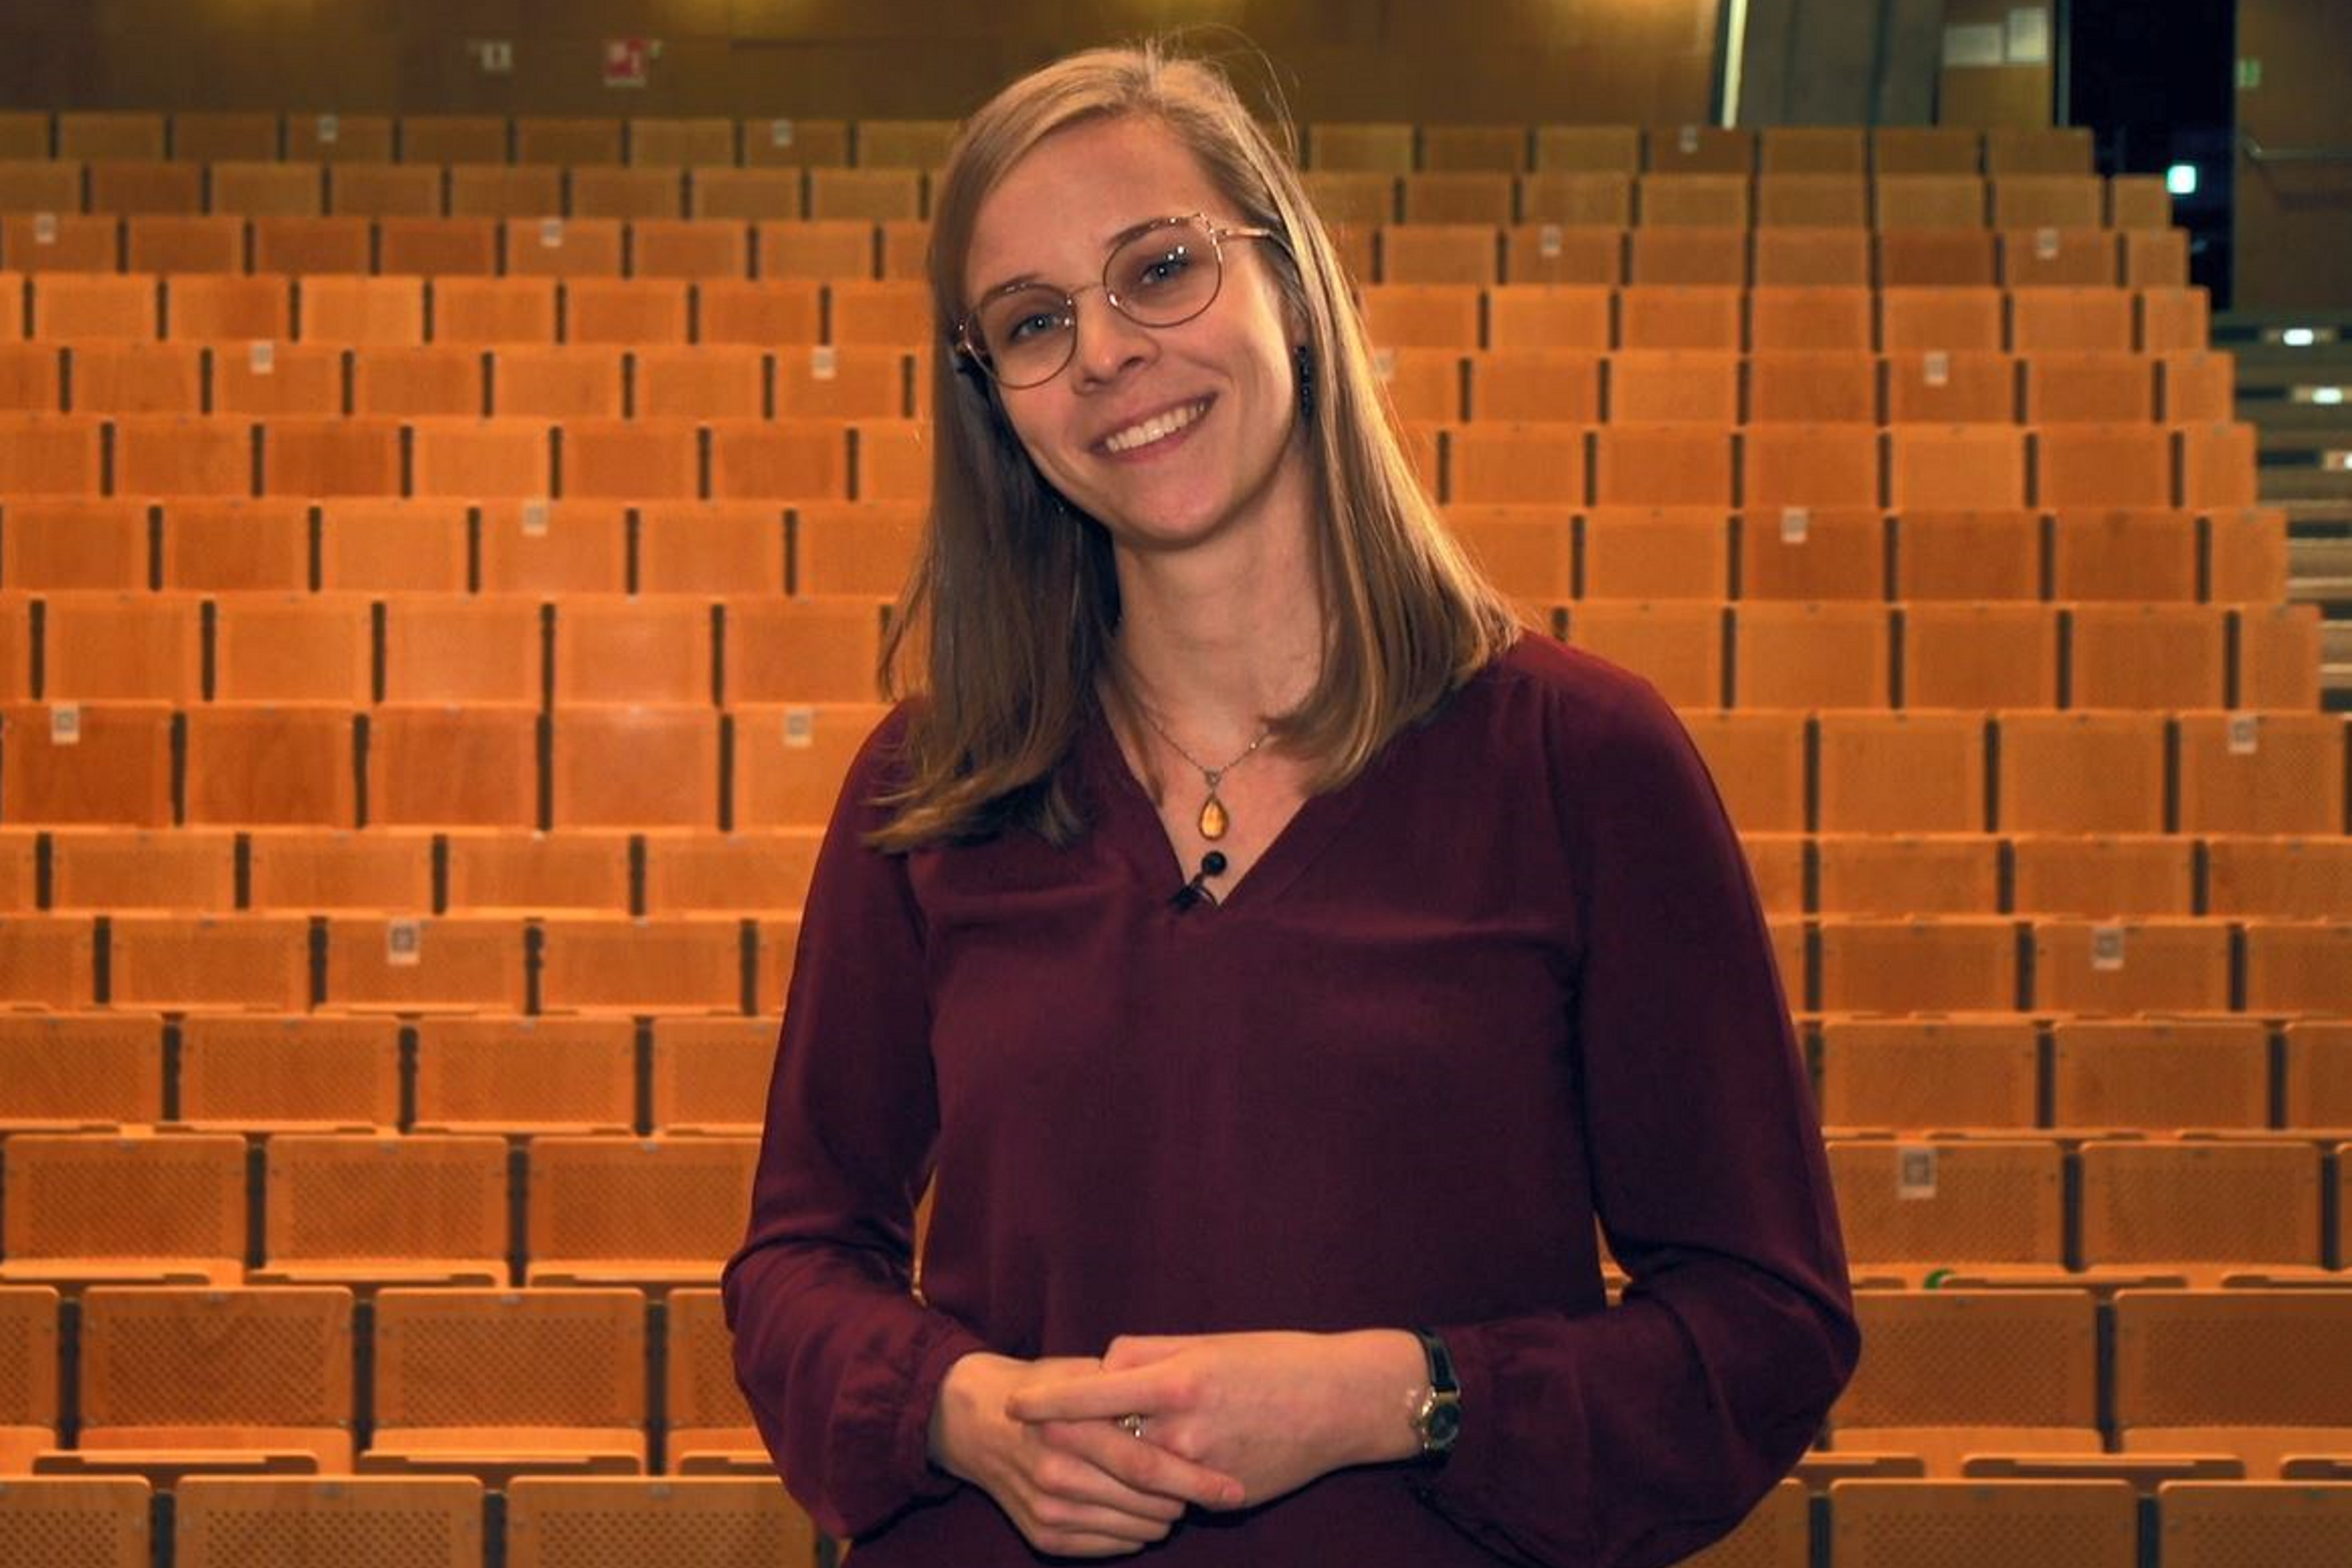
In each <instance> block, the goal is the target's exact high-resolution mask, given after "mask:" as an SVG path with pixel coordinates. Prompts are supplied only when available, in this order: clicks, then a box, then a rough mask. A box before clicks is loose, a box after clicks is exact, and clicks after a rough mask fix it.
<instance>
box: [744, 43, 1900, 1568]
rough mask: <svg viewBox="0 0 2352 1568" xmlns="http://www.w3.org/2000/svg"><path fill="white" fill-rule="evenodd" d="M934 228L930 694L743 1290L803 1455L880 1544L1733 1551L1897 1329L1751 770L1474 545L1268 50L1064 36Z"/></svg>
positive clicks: (991, 1549) (1174, 1556)
mask: <svg viewBox="0 0 2352 1568" xmlns="http://www.w3.org/2000/svg"><path fill="white" fill-rule="evenodd" d="M935 205H936V210H935V213H934V223H933V240H932V243H933V247H934V255H933V258H932V264H931V282H932V289H933V292H934V295H935V299H936V302H937V307H938V316H939V321H940V327H941V332H942V342H941V343H940V353H939V355H938V380H937V383H936V395H935V401H934V407H935V408H937V409H938V410H939V414H938V421H937V444H938V450H937V464H938V472H937V486H936V491H935V495H936V499H935V500H934V504H933V518H932V528H931V531H930V533H929V542H928V544H927V546H926V553H925V557H924V559H923V561H922V563H921V564H920V566H919V570H918V582H917V585H916V586H915V588H914V589H913V590H911V592H910V604H909V606H908V608H909V612H910V616H909V617H908V621H902V625H905V624H908V622H909V621H911V622H913V623H914V624H919V626H920V627H921V636H922V637H923V640H924V644H925V649H924V653H923V656H922V657H923V658H924V659H925V661H926V664H927V674H926V679H925V680H924V682H923V684H924V688H925V692H924V696H923V698H922V700H920V701H919V702H916V703H910V704H907V705H903V706H902V707H901V708H899V709H898V710H896V711H894V713H893V714H892V716H891V717H890V719H889V720H888V721H887V722H886V723H885V724H884V725H883V726H882V728H881V730H880V731H878V732H877V735H876V736H875V738H874V739H873V740H872V741H870V742H868V744H867V747H866V751H865V752H864V753H863V754H862V756H861V757H860V759H859V761H858V763H856V766H855V768H854V769H853V772H852V775H851V778H850V780H849V783H848V785H847V787H846V789H845V793H844V795H843V798H842V803H841V805H840V808H839V810H838V812H837V813H836V816H835V822H834V824H833V827H832V829H831V831H830V833H829V834H828V837H827V840H826V844H825V847H824V852H823V854H822V856H821V858H820V862H819V866H818V870H817V874H816V879H815V881H814V885H813V887H812V889H811V892H810V896H809V903H808V909H807V914H806V920H805V922H804V924H803V936H802V945H801V949H800V952H799V956H798V960H797V964H796V968H795V972H794V976H793V989H792V995H791V998H790V1001H789V1004H788V1006H787V1011H786V1016H785V1026H784V1031H783V1038H782V1045H781V1047H780V1051H779V1057H778V1066H777V1072H776V1077H775V1080H774V1085H773V1089H772V1098H771V1102H770V1106H769V1120H768V1131H767V1138H766V1142H765V1145H764V1148H763V1151H762V1154H761V1170H760V1176H759V1180H758V1184H757V1187H756V1191H755V1194H754V1199H753V1214H752V1220H751V1234H750V1237H749V1239H748V1240H747V1242H746V1244H745V1246H744V1248H743V1250H742V1251H741V1252H740V1254H739V1255H738V1256H737V1257H736V1258H735V1259H734V1260H733V1261H732V1262H731V1263H730V1266H729V1268H728V1272H727V1277H726V1290H727V1301H728V1307H729V1310H730V1319H731V1321H732V1322H733V1325H734V1328H735V1332H736V1363H737V1368H738V1373H739V1375H740V1381H741V1382H742V1384H743V1386H744V1389H745V1391H746V1393H747V1394H748V1396H749V1398H750V1400H751V1405H752V1408H753V1411H754V1413H755V1415H756V1416H757V1418H758V1420H759V1422H760V1425H761V1430H762V1432H763V1434H764V1436H766V1438H767V1441H768V1444H769V1447H770V1448H771V1449H772V1452H773V1453H774V1455H775V1458H776V1460H777V1463H778V1466H779V1468H780V1469H781V1470H782V1474H783V1475H784V1476H785V1478H786V1479H788V1481H789V1482H790V1484H791V1485H792V1487H793V1490H794V1491H795V1492H796V1493H797V1494H798V1495H799V1496H800V1497H801V1498H802V1499H803V1501H804V1502H805V1503H806V1504H807V1505H808V1506H809V1508H810V1510H812V1512H813V1513H814V1515H815V1517H816V1519H817V1520H818V1521H819V1522H820V1523H821V1524H822V1525H824V1528H825V1529H827V1530H828V1531H832V1532H834V1533H835V1534H841V1535H847V1536H852V1537H855V1538H856V1542H857V1546H856V1560H857V1561H858V1563H860V1564H861V1568H866V1565H868V1564H870V1568H890V1565H892V1564H903V1563H937V1564H953V1565H956V1568H987V1565H990V1564H997V1563H1005V1564H1013V1563H1020V1564H1027V1563H1035V1562H1038V1561H1040V1560H1042V1559H1043V1558H1045V1557H1047V1556H1054V1555H1069V1556H1082V1557H1097V1556H1111V1555H1117V1554H1120V1553H1126V1552H1137V1551H1140V1550H1144V1549H1146V1548H1150V1550H1151V1551H1152V1552H1153V1553H1154V1554H1155V1556H1156V1557H1158V1558H1159V1559H1160V1560H1163V1561H1165V1562H1167V1563H1171V1564H1192V1563H1198V1564H1219V1563H1233V1564H1243V1563H1248V1564H1299V1563H1324V1562H1348V1563H1360V1564H1388V1563H1395V1564H1405V1563H1412V1564H1417V1565H1427V1564H1441V1565H1442V1564H1454V1563H1459V1564H1465V1565H1466V1564H1474V1563H1475V1564H1491V1563H1537V1564H1600V1563H1608V1564H1626V1565H1632V1564H1645V1563H1666V1562H1671V1561H1673V1560H1675V1559H1676V1558H1678V1557H1681V1556H1683V1555H1685V1554H1686V1553H1687V1552H1691V1551H1694V1550H1696V1548H1698V1547H1699V1546H1701V1545H1704V1544H1705V1543H1706V1542H1708V1541H1710V1540H1713V1539H1714V1538H1716V1537H1717V1536H1719V1535H1721V1534H1722V1533H1724V1532H1725V1531H1727V1530H1729V1529H1730V1528H1731V1527H1732V1526H1733V1525H1734V1524H1736V1523H1737V1522H1738V1520H1739V1519H1740V1517H1741V1516H1742V1515H1743V1514H1744V1513H1745V1512H1746V1510H1748V1508H1749V1507H1750V1506H1752V1505H1753V1503H1754V1502H1755V1501H1756V1500H1757V1499H1758V1498H1759V1496H1761V1494H1762V1493H1763V1492H1764V1491H1765V1490H1766V1489H1769V1486H1770V1485H1771V1484H1772V1482H1773V1481H1774V1480H1775V1479H1778V1478H1779V1477H1780V1475H1781V1474H1782V1473H1784V1472H1785V1470H1786V1469H1787V1468H1788V1467H1789V1466H1790V1464H1791V1463H1793V1461H1794V1460H1795V1458H1797V1456H1798V1455H1799V1454H1800V1453H1801V1451H1802V1449H1803V1448H1804V1447H1805V1446H1806V1444H1807V1442H1808V1441H1809V1440H1810V1438H1811V1436H1812V1435H1813V1433H1814V1432H1815V1430H1816V1429H1817V1426H1818V1425H1819V1422H1820V1420H1821V1417H1822V1414H1823V1412H1824V1411H1825V1410H1826V1409H1827V1407H1828V1405H1829V1403H1830V1401H1831V1400H1832V1398H1833V1397H1834V1395H1835V1394H1836V1392H1837V1390H1838V1388H1839V1387H1840V1386H1841V1385H1842V1384H1843V1380H1844V1378H1845V1376H1846V1374H1847V1373H1848V1371H1849V1370H1850V1368H1851V1366H1852V1363H1853V1356H1854V1353H1855V1339H1854V1332H1853V1322H1852V1318H1851V1313H1850V1303H1849V1301H1848V1300H1847V1296H1846V1292H1845V1285H1844V1267H1843V1258H1842V1255H1841V1252H1840V1246H1839V1240H1838V1236H1837V1230H1836V1221H1835V1215H1834V1212H1833V1209H1832V1204H1831V1200H1830V1194H1829V1187H1828V1181H1827V1176H1826V1173H1825V1168H1824V1163H1823V1161H1822V1153H1821V1148H1820V1139H1819V1134H1818V1131H1817V1129H1816V1128H1815V1126H1814V1124H1813V1121H1812V1119H1811V1110H1810V1102H1809V1097H1808V1094H1807V1090H1806V1086H1805V1081H1804V1076H1803V1071H1802V1068H1801V1064H1800V1062H1799V1059H1798V1057H1797V1053H1796V1051H1795V1049H1794V1047H1793V1043H1792V1040H1791V1038H1790V1032H1789V1028H1788V1024H1787V1013H1786V1009H1785V1005H1784V1004H1783V1002H1782V999H1781V995H1780V990H1779V985H1778V982H1777V979H1776V977H1775V975H1774V973H1773V969H1772V963H1771V957H1770V950H1769V942H1768V938H1767V933H1766V930H1765V927H1764V924H1763V921H1762V919H1761V917H1760V915H1759V912H1758V910H1757V906H1756V900H1755V897H1754V893H1753V891H1752V889H1751V887H1750V885H1749V883H1748V877H1747V873H1746V870H1745V867H1744V863H1743V861H1742V859H1741V858H1740V853H1739V849H1738V844H1737V842H1736V840H1735V838H1734V837H1733V835H1732V833H1731V830H1730V829H1729V827H1728V826H1727V824H1726V821H1725V819H1724V816H1723V813H1722V810H1721V807H1720V806H1719V805H1718V804H1717V800H1716V798H1715V796H1714V794H1713V792H1712V789H1711V787H1710V785H1709V784H1708V783H1707V781H1706V774H1705V771H1704V769H1703V768H1702V767H1701V765H1700V763H1699V762H1698V760H1697V758H1696V754H1695V753H1694V752H1693V750H1692V748H1691V746H1690V744H1689V742H1687V740H1686V739H1685V737H1684V736H1683V734H1682V731H1680V729H1679V727H1678V726H1677V725H1676V724H1675V721H1674V719H1673V717H1672V716H1671V714H1670V713H1669V712H1668V711H1667V710H1666V709H1665V708H1664V704H1663V703H1662V702H1661V701H1660V700H1658V698H1657V697H1656V696H1655V695H1654V693H1653V692H1652V691H1651V690H1650V689H1648V688H1647V687H1646V686H1644V685H1643V684H1642V683H1641V682H1639V681H1637V680H1635V679H1633V678H1631V677H1629V676H1626V675H1624V674H1622V672H1619V671H1616V670H1614V669H1612V668H1609V667H1607V666H1604V665H1602V664H1601V663H1599V662H1598V661H1596V660H1593V659H1591V658H1586V657H1583V656H1581V655H1579V654H1577V653H1574V652H1572V651H1570V650H1567V649H1563V648H1561V647H1558V646H1556V645H1554V644H1552V643H1550V642H1549V640H1548V639H1544V638H1539V637H1523V636H1521V635H1520V634H1519V633H1518V632H1517V629H1516V628H1515V627H1514V626H1512V624H1511V620H1510V616H1509V614H1508V612H1507V610H1506V609H1505V608H1504V607H1503V606H1502V605H1501V604H1500V602H1499V601H1498V600H1497V599H1496V597H1495V595H1493V594H1492V593H1491V592H1490V591H1489V590H1488V589H1486V587H1485V586H1484V585H1482V584H1480V583H1479V582H1478V581H1477V579H1476V577H1475V574H1473V573H1472V572H1471V571H1470V570H1469V569H1468V568H1467V567H1466V566H1465V564H1464V563H1463V561H1462V559H1461V557H1460V556H1459V555H1458V554H1457V553H1456V552H1455V551H1454V548H1453V547H1452V546H1451V545H1450V544H1449V543H1448V542H1447V541H1446V537H1445V535H1444V532H1443V531H1442V529H1441V528H1440V527H1439V525H1438V523H1437V521H1436V520H1435V518H1434V516H1433V510H1432V508H1431V506H1430V504H1429V502H1428V501H1427V500H1425V499H1424V498H1423V495H1422V493H1421V492H1420V490H1419V489H1417V487H1416V485H1415V482H1414V480H1413V479H1412V474H1411V471H1410V469H1409V468H1408V466H1407V465H1406V463H1405V461H1404V460H1403V458H1402V456H1401V454H1400V451H1399V448H1398V446H1397V443H1396V441H1395V439H1394V437H1393V436H1392V435H1391V428H1390V426H1389V424H1388V421H1387V416H1386V412H1385V408H1384V405H1383V403H1382V399H1381V394H1380V390H1379V386H1378V384H1377V380H1376V378H1375V377H1374V376H1373V374H1371V372H1370V359H1369V354H1368V352H1367V350H1366V347H1365V344H1364V341H1363V337H1362V332H1361V329H1360V326H1359V324H1358V321H1357V318H1356V315H1355V312H1354V310H1353V307H1352V305H1351V304H1350V303H1349V296H1348V293H1347V286H1346V282H1345V279H1343V277H1342V276H1341V273H1340V270H1339V266H1338V264H1337V261H1336V259H1335V258H1334V255H1333V252H1332V249H1331V247H1330V245H1329V242H1328V239H1327V238H1326V237H1325V236H1324V234H1323V232H1322V230H1321V229H1320V227H1319V226H1318V224H1317V223H1316V221H1315V219H1314V217H1313V216H1312V215H1311V213H1310V211H1309V208H1308V206H1307V202H1306V200H1305V198H1304V197H1303V195H1301V191H1300V186H1299V184H1298V181H1297V177H1296V175H1295V174H1293V173H1292V171H1291V170H1290V168H1289V167H1288V165H1287V163H1286V162H1285V160H1284V159H1283V158H1282V157H1281V156H1280V155H1279V154H1277V153H1276V152H1275V150H1274V148H1273V147H1272V145H1271V144H1270V143H1269V142H1268V141H1267V139H1266V138H1265V134H1264V133H1263V132H1261V131H1260V130H1259V129H1258V128H1257V127H1256V126H1255V124H1254V123H1253V122H1252V121H1251V120H1250V118H1249V116H1248V115H1247V114H1246V112H1245V111H1244V110H1243V108H1242V106H1241V105H1240V103H1239V101H1238V100H1237V99H1236V98H1235V97H1234V94H1233V92H1232V90H1231V89H1230V88H1229V87H1228V86H1227V85H1226V83H1225V82H1224V81H1223V79H1222V78H1221V77H1220V76H1219V75H1218V74H1217V73H1216V72H1214V71H1213V69H1211V68H1207V67H1205V66H1203V65H1201V64H1199V63H1196V62H1191V61H1185V60H1177V59H1168V58H1162V57H1161V56H1160V54H1159V53H1158V52H1157V51H1155V50H1152V49H1149V48H1147V49H1143V50H1139V51H1098V52H1094V53H1089V54H1085V55H1080V56H1076V57H1074V58H1070V59H1067V60H1065V61H1062V62H1060V63H1059V64H1057V65H1055V66H1051V67H1048V68H1045V69H1044V70H1041V71H1039V72H1038V73H1036V74H1035V75H1034V76H1032V77H1030V78H1028V79H1024V80H1023V81H1021V82H1019V83H1016V84H1015V85H1014V86H1013V87H1012V88H1010V89H1007V90H1006V91H1005V92H1004V93H1003V94H1002V95H1000V96H999V97H998V98H997V99H996V100H994V101H992V103H991V104H989V105H988V106H987V107H986V108H984V109H983V110H981V111H980V113H979V114H977V115H976V116H975V117H974V118H973V119H972V120H971V122H970V123H969V124H968V126H967V127H966V128H965V131H964V132H963V135H962V137H961V141H960V142H959V143H958V146H957V149H956V151H955V153H954V154H953V156H952V158H951V161H950V168H949V170H948V172H947V174H946V176H945V179H944V182H943V184H942V186H941V189H940V195H939V197H938V200H937V202H936V204H935ZM910 646H911V645H902V648H901V650H900V651H904V649H905V647H910ZM934 1175H936V1188H935V1198H934V1212H933V1215H932V1219H931V1225H930V1229H929V1238H928V1244H927V1249H926V1252H925V1257H924V1263H923V1270H922V1279H921V1288H920V1290H919V1291H918V1290H916V1289H914V1288H913V1285H912V1268H913V1265H912V1257H911V1254H912V1237H913V1229H914V1220H913V1215H914V1208H915V1204H916V1200H917V1197H918V1195H919V1194H920V1193H921V1192H922V1190H923V1189H924V1187H925V1185H926V1183H927V1181H929V1179H930V1178H932V1177H933V1176H934ZM1596 1216H1597V1218H1598V1221H1599V1225H1600V1227H1601V1228H1604V1229H1605V1230H1606V1232H1607V1235H1608V1239H1609V1244H1610V1247H1611V1250H1612V1253H1613V1254H1614V1256H1615V1257H1616V1258H1617V1259H1618V1260H1619V1261H1620V1262H1621V1263H1622V1266H1623V1267H1624V1268H1625V1269H1626V1270H1627V1272H1628V1274H1629V1276H1630V1279H1631V1281H1632V1283H1631V1285H1630V1286H1629V1288H1628V1289H1626V1291H1625V1292H1624V1297H1623V1300H1622V1304H1621V1305H1619V1306H1617V1307H1615V1308H1613V1309H1612V1308H1610V1307H1609V1305H1608V1303H1607V1301H1606V1300H1605V1298H1604V1296H1603V1293H1602V1289H1601V1269H1600V1261H1599V1247H1598V1237H1597V1236H1596V1226H1595V1219H1596Z"/></svg>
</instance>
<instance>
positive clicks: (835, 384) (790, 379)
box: [704, 344, 912, 419]
mask: <svg viewBox="0 0 2352 1568" xmlns="http://www.w3.org/2000/svg"><path fill="white" fill-rule="evenodd" d="M704 352H705V353H708V352H709V351H704ZM772 363H773V366H774V369H773V386H774V407H775V413H776V416H777V417H779V418H782V419H900V418H904V417H905V416H907V413H908V399H909V395H910V393H911V390H912V376H911V375H910V374H909V368H908V366H909V362H908V356H907V354H906V353H905V352H904V351H902V350H900V349H897V348H884V347H876V346H871V345H863V346H861V345H850V346H846V347H842V348H835V347H834V346H832V345H831V344H812V345H811V346H810V347H809V348H808V349H806V350H805V351H802V350H798V349H789V348H788V349H784V350H782V351H781V352H779V353H777V354H776V355H775V356H774V359H773V362H772Z"/></svg>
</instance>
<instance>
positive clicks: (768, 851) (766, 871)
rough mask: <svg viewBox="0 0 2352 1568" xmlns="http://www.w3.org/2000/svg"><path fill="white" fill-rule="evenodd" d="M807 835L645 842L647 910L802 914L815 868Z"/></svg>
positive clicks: (695, 835) (694, 835)
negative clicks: (802, 904) (760, 911)
mask: <svg viewBox="0 0 2352 1568" xmlns="http://www.w3.org/2000/svg"><path fill="white" fill-rule="evenodd" d="M815 852H816V843H815V841H814V839H813V838H812V837H810V835H809V834H808V833H806V832H805V831H803V830H797V829H793V830H785V831H782V832H764V833H704V832H696V831H680V832H671V833H656V834H649V835H647V836H646V839H645V868H646V869H645V879H646V913H648V914H652V915H668V914H722V913H729V912H741V911H746V910H798V909H799V908H800V907H801V901H802V900H803V897H804V895H805V894H806V892H807V890H808V883H809V877H810V875H811V873H812V872H813V870H814V866H815Z"/></svg>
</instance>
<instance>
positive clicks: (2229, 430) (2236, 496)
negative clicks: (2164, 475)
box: [2177, 425, 2258, 510]
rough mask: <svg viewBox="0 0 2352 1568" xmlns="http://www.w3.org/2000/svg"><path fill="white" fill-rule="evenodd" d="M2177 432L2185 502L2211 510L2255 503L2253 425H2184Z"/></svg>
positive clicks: (2189, 505)
mask: <svg viewBox="0 0 2352 1568" xmlns="http://www.w3.org/2000/svg"><path fill="white" fill-rule="evenodd" d="M2177 435H2178V437H2179V442H2180V504H2181V505H2182V506H2187V507H2196V508H2199V509H2200V510H2211V509H2214V508H2222V507H2248V506H2252V505H2254V504H2255V503H2256V500H2257V499H2258V498H2257V496H2256V493H2255V483H2254V472H2255V458H2254V429H2253V426H2251V425H2184V426H2180V427H2179V430H2178V432H2177Z"/></svg>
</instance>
